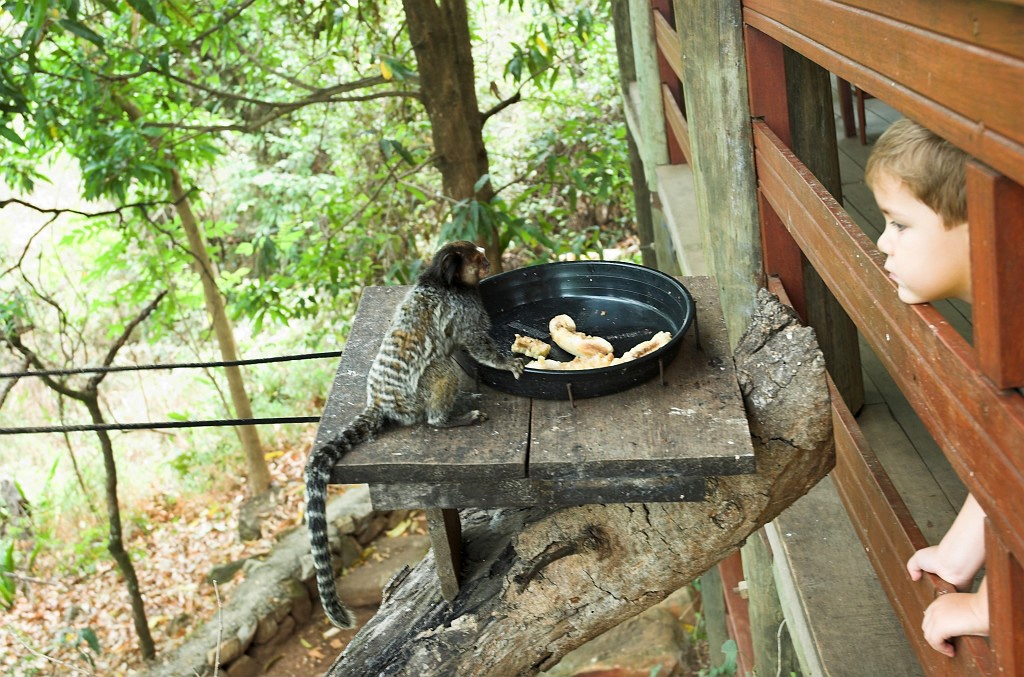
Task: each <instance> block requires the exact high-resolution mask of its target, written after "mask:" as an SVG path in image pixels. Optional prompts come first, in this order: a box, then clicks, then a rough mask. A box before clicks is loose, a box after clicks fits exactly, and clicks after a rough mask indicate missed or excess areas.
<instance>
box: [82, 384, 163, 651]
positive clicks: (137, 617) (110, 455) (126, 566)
mask: <svg viewBox="0 0 1024 677" xmlns="http://www.w3.org/2000/svg"><path fill="white" fill-rule="evenodd" d="M81 402H82V403H83V404H85V408H86V409H88V410H89V416H90V417H91V418H92V422H93V423H96V424H97V425H102V424H103V423H105V421H104V420H103V413H102V412H101V411H100V400H99V394H98V393H97V392H96V391H95V390H88V391H86V392H84V393H83V397H82V399H81ZM96 435H97V436H99V438H100V449H101V451H102V452H103V468H104V473H105V475H106V495H107V522H108V524H109V526H110V540H109V541H108V542H107V551H108V552H109V553H110V556H111V557H113V558H114V561H115V562H117V568H118V569H120V570H121V575H122V576H124V581H125V587H127V588H128V598H129V599H130V600H131V605H132V620H133V621H134V623H135V634H137V635H138V636H139V649H140V650H141V651H142V657H143V658H145V659H146V660H147V661H148V660H152V659H153V658H155V657H156V645H155V644H153V636H152V635H151V634H150V632H149V623H148V622H147V621H146V605H145V603H144V602H143V601H142V591H141V590H140V588H139V578H138V576H136V575H135V566H134V565H133V564H132V558H131V557H130V556H129V555H128V552H127V551H126V550H125V549H124V539H123V537H122V530H121V506H120V503H119V501H118V499H117V464H116V463H115V462H114V446H113V444H111V442H110V435H108V434H107V431H105V430H99V431H97V432H96Z"/></svg>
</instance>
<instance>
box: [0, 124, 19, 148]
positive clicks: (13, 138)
mask: <svg viewBox="0 0 1024 677" xmlns="http://www.w3.org/2000/svg"><path fill="white" fill-rule="evenodd" d="M0 136H2V137H4V138H5V139H7V140H8V141H10V142H11V143H16V144H18V145H19V146H24V145H25V141H24V140H23V139H22V138H21V137H20V136H18V135H17V134H15V133H14V131H13V130H11V129H8V128H7V127H0Z"/></svg>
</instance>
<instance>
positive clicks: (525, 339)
mask: <svg viewBox="0 0 1024 677" xmlns="http://www.w3.org/2000/svg"><path fill="white" fill-rule="evenodd" d="M512 352H513V353H520V354H522V355H526V356H527V357H532V358H534V359H535V360H536V359H540V358H544V357H547V356H548V354H549V353H550V352H551V344H549V343H545V342H544V341H541V340H540V339H536V338H533V337H532V336H522V335H521V334H516V340H515V341H514V342H513V343H512Z"/></svg>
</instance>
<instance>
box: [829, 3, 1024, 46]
mask: <svg viewBox="0 0 1024 677" xmlns="http://www.w3.org/2000/svg"><path fill="white" fill-rule="evenodd" d="M841 2H842V4H844V5H851V6H853V7H859V8H860V9H864V10H867V11H869V12H874V13H876V14H881V15H883V16H887V17H889V18H890V19H895V20H896V21H899V22H902V23H906V24H909V25H911V26H915V27H917V28H921V29H924V30H926V31H931V32H933V33H939V34H941V35H945V36H947V37H950V38H954V39H956V40H961V41H963V42H965V43H968V44H971V45H974V46H976V47H984V48H986V49H992V50H995V51H997V52H1003V53H1004V54H1009V55H1010V56H1015V57H1017V58H1019V59H1024V7H1019V6H1017V7H1015V6H1013V5H1010V4H1008V3H1006V2H992V1H991V0H900V2H893V1H892V0H841Z"/></svg>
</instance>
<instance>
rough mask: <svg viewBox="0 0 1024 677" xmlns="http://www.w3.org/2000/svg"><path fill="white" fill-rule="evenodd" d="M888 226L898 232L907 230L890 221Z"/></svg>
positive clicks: (899, 224) (900, 224)
mask: <svg viewBox="0 0 1024 677" xmlns="http://www.w3.org/2000/svg"><path fill="white" fill-rule="evenodd" d="M889 225H890V226H892V227H893V228H895V229H896V230H898V231H902V230H906V228H907V227H906V226H904V225H903V224H902V223H896V222H895V221H890V222H889Z"/></svg>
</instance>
